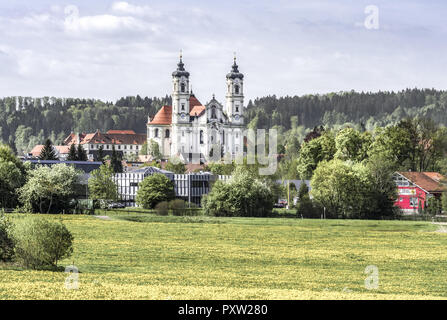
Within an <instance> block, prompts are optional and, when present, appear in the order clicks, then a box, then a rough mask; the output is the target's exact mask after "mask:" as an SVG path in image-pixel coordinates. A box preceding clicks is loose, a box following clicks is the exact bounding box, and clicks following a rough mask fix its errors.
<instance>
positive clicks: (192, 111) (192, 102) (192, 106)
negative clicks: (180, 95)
mask: <svg viewBox="0 0 447 320" xmlns="http://www.w3.org/2000/svg"><path fill="white" fill-rule="evenodd" d="M205 109H206V108H205V106H204V105H202V104H201V103H200V101H199V100H198V99H197V98H196V96H195V95H193V94H192V95H191V96H190V97H189V115H190V116H192V117H194V116H196V117H199V116H201V115H202V114H203V112H204V111H205Z"/></svg>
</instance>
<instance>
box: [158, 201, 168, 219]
mask: <svg viewBox="0 0 447 320" xmlns="http://www.w3.org/2000/svg"><path fill="white" fill-rule="evenodd" d="M155 212H157V214H158V215H160V216H167V215H168V214H169V203H168V202H167V201H162V202H159V203H157V205H156V206H155Z"/></svg>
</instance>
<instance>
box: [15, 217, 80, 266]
mask: <svg viewBox="0 0 447 320" xmlns="http://www.w3.org/2000/svg"><path fill="white" fill-rule="evenodd" d="M13 235H14V240H15V242H16V246H15V250H14V251H15V256H16V258H17V260H18V261H19V262H20V263H22V264H23V266H25V267H27V268H32V269H39V268H44V267H52V268H55V267H57V263H58V261H60V260H61V259H64V258H68V257H69V256H70V255H71V254H72V253H73V236H72V235H71V233H70V231H68V230H67V228H66V227H65V225H64V224H63V223H62V222H52V221H49V220H47V219H43V218H41V217H28V218H25V219H23V220H22V221H21V222H20V223H18V224H17V226H16V227H15V228H14V232H13Z"/></svg>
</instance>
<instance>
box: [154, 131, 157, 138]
mask: <svg viewBox="0 0 447 320" xmlns="http://www.w3.org/2000/svg"><path fill="white" fill-rule="evenodd" d="M154 137H155V138H158V129H155V131H154Z"/></svg>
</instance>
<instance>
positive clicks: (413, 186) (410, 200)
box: [393, 171, 447, 213]
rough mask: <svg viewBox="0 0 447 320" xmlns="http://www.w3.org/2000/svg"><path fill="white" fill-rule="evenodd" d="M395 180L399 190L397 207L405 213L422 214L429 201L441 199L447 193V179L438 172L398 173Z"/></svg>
mask: <svg viewBox="0 0 447 320" xmlns="http://www.w3.org/2000/svg"><path fill="white" fill-rule="evenodd" d="M393 178H394V181H395V182H396V185H397V188H398V198H397V200H396V203H395V205H396V206H398V207H399V208H400V209H401V210H402V211H403V212H404V213H418V212H421V211H422V210H424V209H425V208H426V206H427V202H428V199H430V198H431V197H436V198H438V199H439V198H441V196H442V194H443V193H444V192H446V191H447V185H446V183H447V178H446V177H444V176H443V175H441V174H439V173H437V172H412V171H408V172H396V173H395V174H394V176H393Z"/></svg>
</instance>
